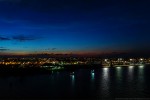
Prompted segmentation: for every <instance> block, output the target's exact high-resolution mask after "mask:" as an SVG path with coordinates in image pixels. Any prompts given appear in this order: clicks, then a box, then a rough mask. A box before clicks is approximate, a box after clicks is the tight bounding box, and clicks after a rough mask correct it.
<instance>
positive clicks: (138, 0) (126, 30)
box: [0, 0, 150, 54]
mask: <svg viewBox="0 0 150 100" xmlns="http://www.w3.org/2000/svg"><path fill="white" fill-rule="evenodd" d="M144 50H147V51H148V50H150V1H149V0H0V52H1V53H2V54H5V53H6V54H9V53H17V54H26V53H41V52H47V53H71V52H72V53H107V52H109V53H110V52H132V51H135V52H137V51H143V52H145V51H144Z"/></svg>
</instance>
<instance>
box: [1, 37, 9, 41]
mask: <svg viewBox="0 0 150 100" xmlns="http://www.w3.org/2000/svg"><path fill="white" fill-rule="evenodd" d="M7 40H10V39H9V38H7V37H3V36H0V41H7Z"/></svg>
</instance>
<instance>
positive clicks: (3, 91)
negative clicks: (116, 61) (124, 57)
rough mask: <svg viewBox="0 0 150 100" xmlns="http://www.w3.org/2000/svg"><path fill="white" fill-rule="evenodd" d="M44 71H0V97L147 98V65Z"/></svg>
mask: <svg viewBox="0 0 150 100" xmlns="http://www.w3.org/2000/svg"><path fill="white" fill-rule="evenodd" d="M36 70H39V69H36ZM93 70H94V71H93ZM34 71H35V70H34ZM35 72H37V71H35ZM38 72H39V71H38ZM43 72H45V70H44V71H41V72H40V73H36V74H23V75H22V74H20V75H11V74H9V73H8V74H9V75H7V76H3V75H2V74H1V76H0V99H52V100H58V99H67V100H70V99H90V100H93V99H95V100H101V99H104V100H105V99H110V100H114V99H116V98H118V100H119V98H141V99H144V98H150V96H149V94H150V77H149V76H150V66H135V67H132V66H130V67H115V68H96V69H91V68H88V69H83V68H82V69H76V70H74V74H72V71H70V70H63V71H51V72H49V71H48V72H47V73H43ZM22 73H25V71H24V72H22ZM26 73H29V70H27V71H26Z"/></svg>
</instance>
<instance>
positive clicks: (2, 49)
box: [0, 48, 9, 52]
mask: <svg viewBox="0 0 150 100" xmlns="http://www.w3.org/2000/svg"><path fill="white" fill-rule="evenodd" d="M8 50H9V49H6V48H0V52H1V51H8Z"/></svg>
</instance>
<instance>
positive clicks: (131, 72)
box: [128, 66, 134, 81]
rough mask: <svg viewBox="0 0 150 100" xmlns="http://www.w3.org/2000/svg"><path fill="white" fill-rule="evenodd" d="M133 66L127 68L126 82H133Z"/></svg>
mask: <svg viewBox="0 0 150 100" xmlns="http://www.w3.org/2000/svg"><path fill="white" fill-rule="evenodd" d="M133 74H134V66H129V67H128V81H133Z"/></svg>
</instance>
